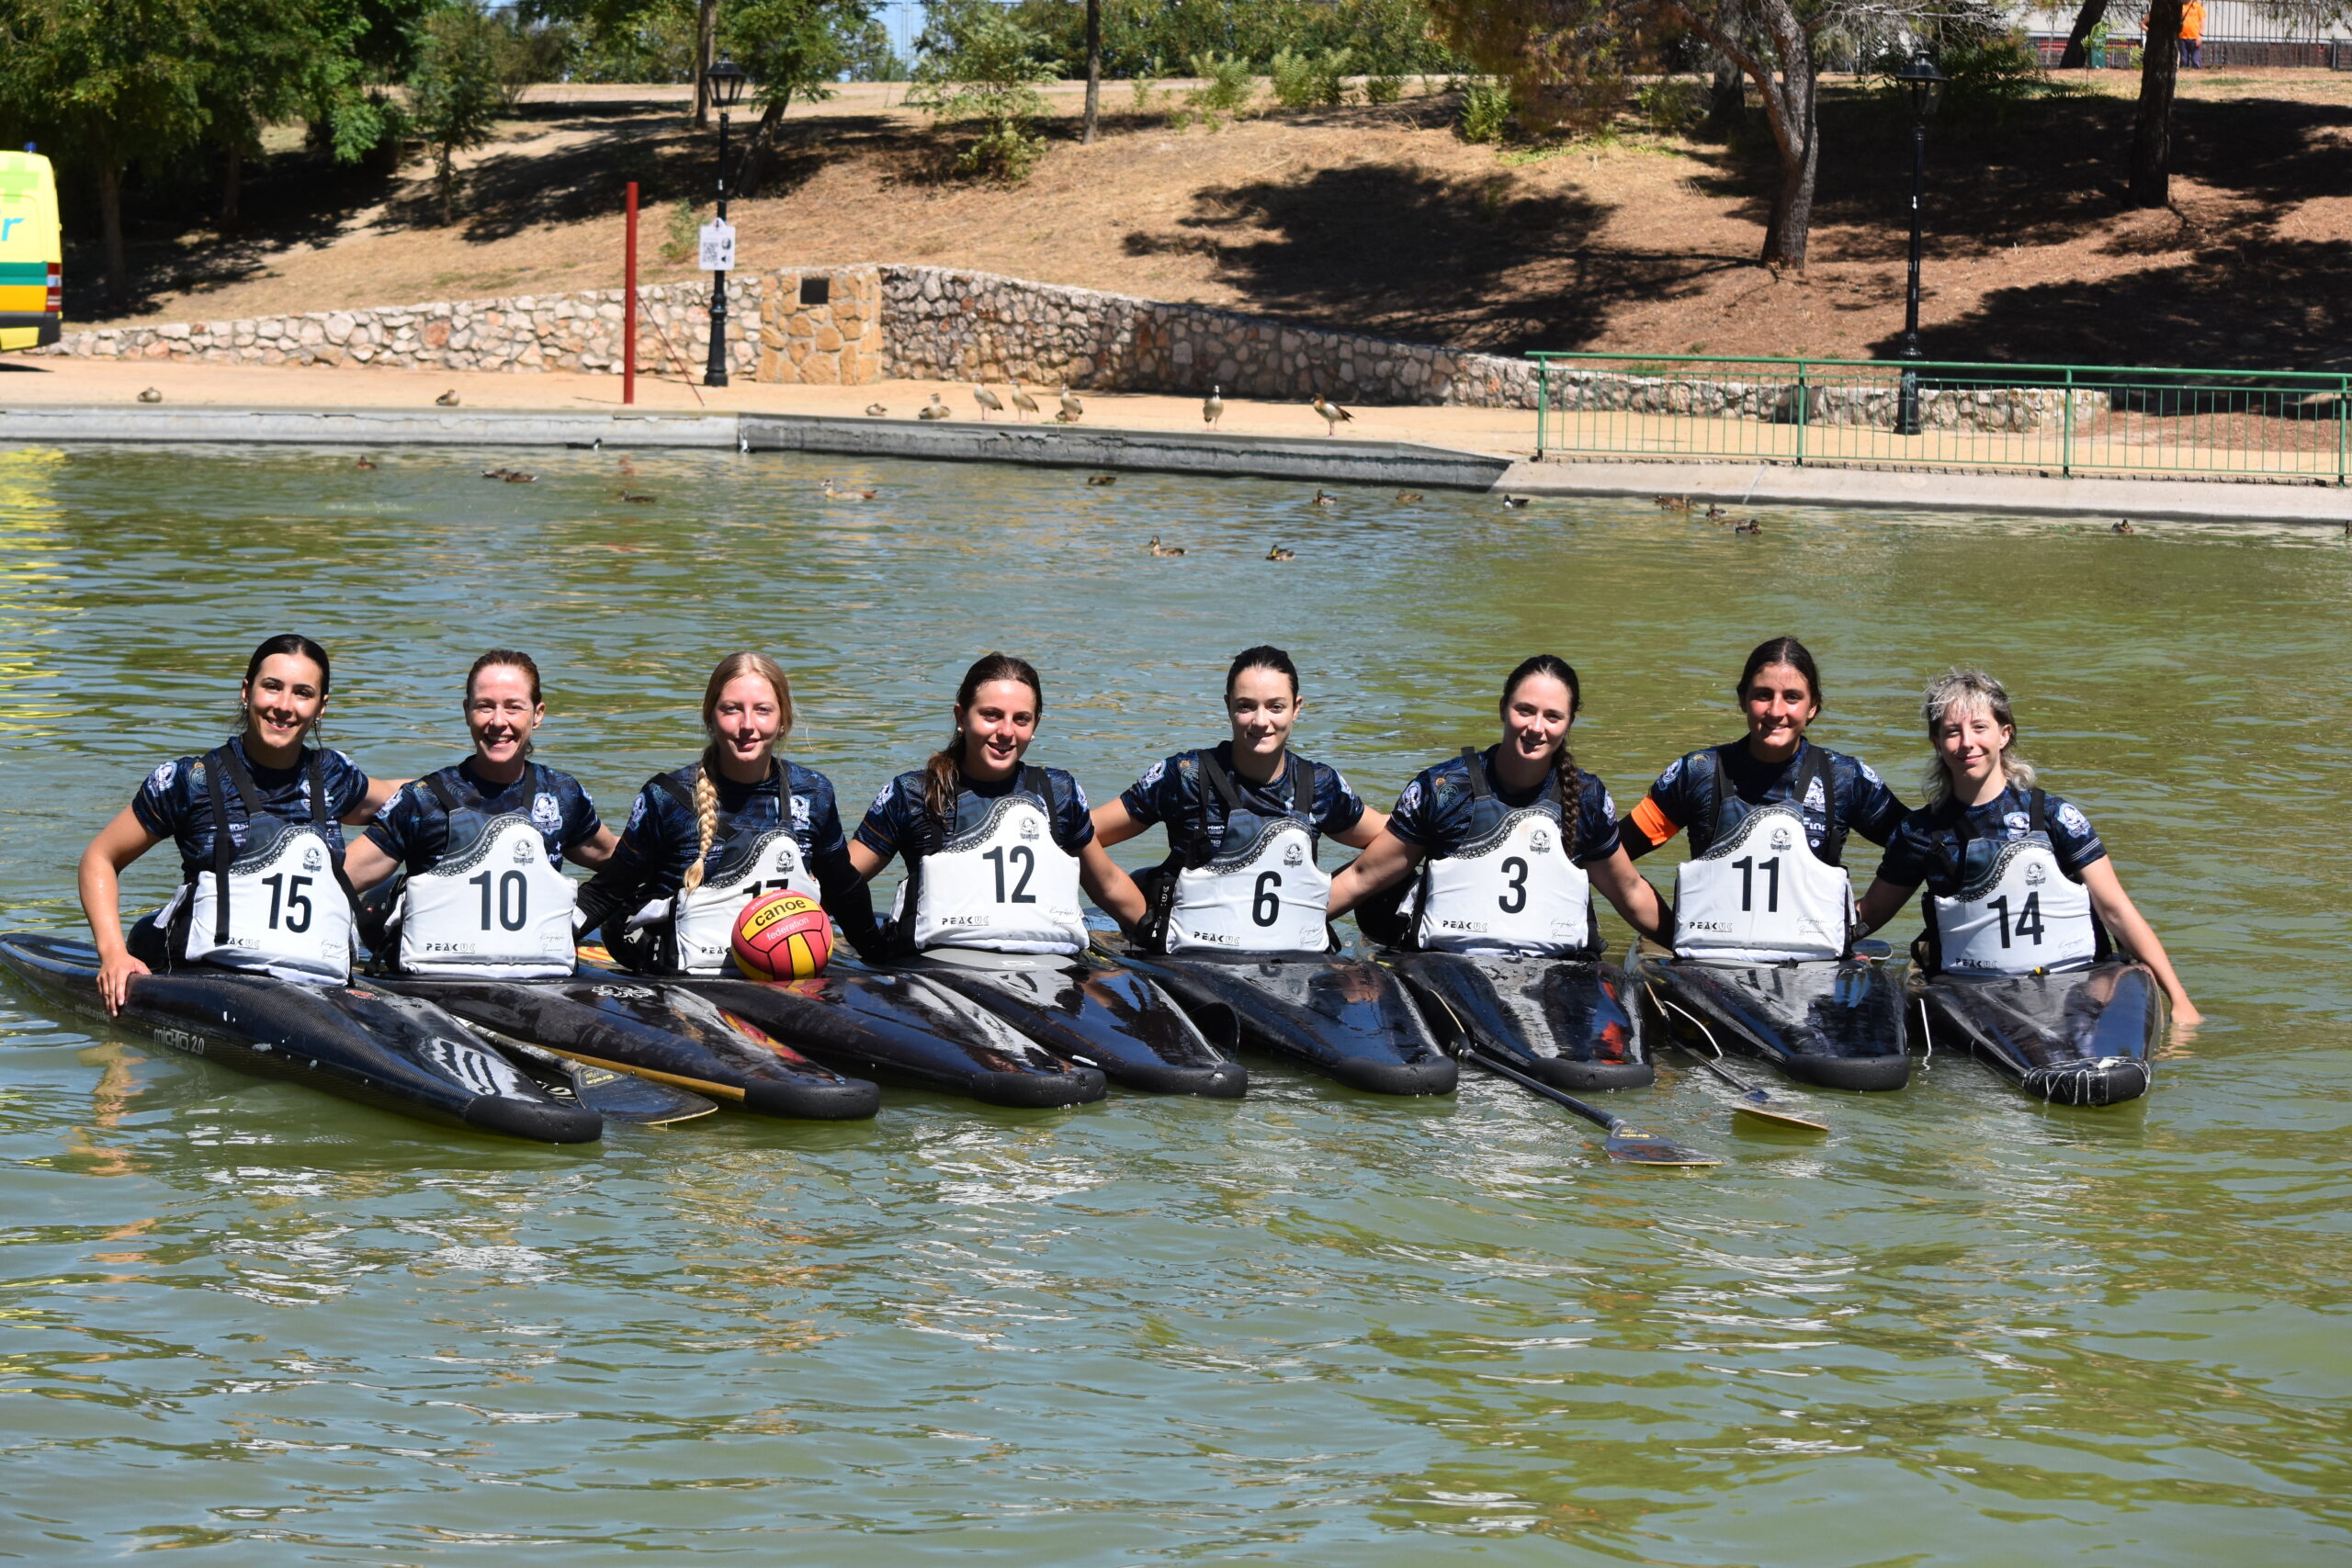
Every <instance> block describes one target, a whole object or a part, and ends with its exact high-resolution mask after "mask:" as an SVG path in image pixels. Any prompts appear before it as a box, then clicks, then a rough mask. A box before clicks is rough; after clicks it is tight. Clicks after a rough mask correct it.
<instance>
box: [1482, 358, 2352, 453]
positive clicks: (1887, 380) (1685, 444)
mask: <svg viewBox="0 0 2352 1568" xmlns="http://www.w3.org/2000/svg"><path fill="white" fill-rule="evenodd" d="M1528 357H1529V358H1531V359H1532V360H1533V361H1534V363H1535V380H1536V414H1535V451H1536V457H1537V459H1538V460H1539V461H1540V460H1542V459H1544V458H1547V457H1660V458H1666V457H1698V458H1730V459H1747V460H1750V461H1756V462H1774V463H1797V464H1817V465H1824V466H1829V465H1846V466H1870V465H1873V464H1883V465H1900V466H1905V467H1922V468H2013V469H2024V470H2030V471H2036V472H2041V473H2047V474H2065V475H2071V474H2180V475H2190V474H2213V475H2227V476H2233V477H2242V478H2251V479H2301V480H2304V481H2308V482H2321V483H2327V484H2336V485H2341V484H2344V483H2345V482H2346V478H2347V474H2348V473H2352V375H2338V374H2333V373H2325V374H2323V373H2319V372H2307V371H2293V370H2280V371H2241V370H2154V369H2147V368H2131V367H2118V366H2100V365H1973V364H1962V363H1958V362H1952V361H1943V360H1921V361H1917V362H1915V363H1910V364H1905V363H1904V362H1902V361H1892V362H1890V361H1887V360H1870V359H1753V358H1727V357H1722V356H1716V355H1689V354H1673V355H1614V354H1551V353H1543V354H1533V355H1529V356H1528Z"/></svg>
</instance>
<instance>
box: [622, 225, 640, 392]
mask: <svg viewBox="0 0 2352 1568" xmlns="http://www.w3.org/2000/svg"><path fill="white" fill-rule="evenodd" d="M622 270H623V271H624V273H625V274H626V275H627V278H628V281H627V282H626V283H625V284H624V285H623V286H622V287H623V289H624V293H623V295H622V299H621V401H622V402H624V403H633V402H635V401H637V182H636V181H635V180H631V181H629V182H628V264H627V265H625V266H624V267H623V269H622Z"/></svg>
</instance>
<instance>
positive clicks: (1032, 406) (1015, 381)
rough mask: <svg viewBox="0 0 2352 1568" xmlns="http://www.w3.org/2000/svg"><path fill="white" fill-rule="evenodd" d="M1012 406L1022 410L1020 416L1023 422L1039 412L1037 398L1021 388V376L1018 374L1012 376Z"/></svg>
mask: <svg viewBox="0 0 2352 1568" xmlns="http://www.w3.org/2000/svg"><path fill="white" fill-rule="evenodd" d="M1012 406H1013V407H1014V408H1016V409H1018V410H1020V411H1021V413H1020V417H1021V419H1022V420H1023V422H1026V421H1027V419H1028V418H1029V416H1030V415H1031V414H1033V413H1035V412H1037V400H1036V399H1035V398H1033V397H1031V396H1030V395H1029V394H1028V393H1026V392H1024V391H1023V390H1022V389H1021V378H1020V377H1018V376H1015V377H1014V378H1012Z"/></svg>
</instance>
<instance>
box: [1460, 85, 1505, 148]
mask: <svg viewBox="0 0 2352 1568" xmlns="http://www.w3.org/2000/svg"><path fill="white" fill-rule="evenodd" d="M1510 118H1511V101H1510V87H1509V86H1507V85H1504V84H1503V83H1500V82H1473V83H1471V84H1470V87H1469V90H1468V91H1466V92H1464V94H1463V95H1462V140H1463V141H1501V140H1502V139H1503V138H1504V137H1505V136H1506V135H1508V134H1509V133H1510Z"/></svg>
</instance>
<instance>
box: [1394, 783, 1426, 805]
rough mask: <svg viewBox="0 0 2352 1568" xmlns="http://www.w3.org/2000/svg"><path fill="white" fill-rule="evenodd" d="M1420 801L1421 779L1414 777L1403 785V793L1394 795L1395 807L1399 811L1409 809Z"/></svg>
mask: <svg viewBox="0 0 2352 1568" xmlns="http://www.w3.org/2000/svg"><path fill="white" fill-rule="evenodd" d="M1420 803H1421V781H1420V780H1419V779H1415V780H1414V781H1413V782H1412V783H1411V784H1407V785H1406V786H1405V793H1404V794H1402V795H1398V796H1397V810H1399V811H1410V810H1411V809H1413V807H1416V806H1419V804H1420Z"/></svg>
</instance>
